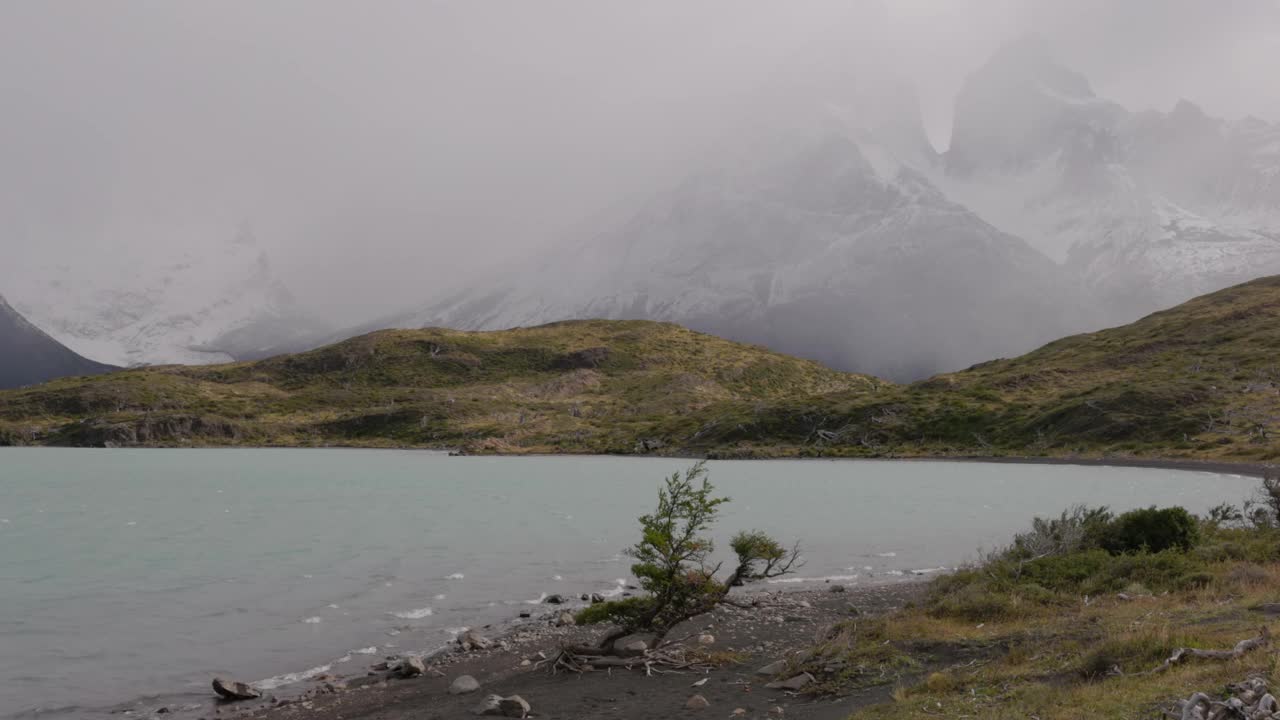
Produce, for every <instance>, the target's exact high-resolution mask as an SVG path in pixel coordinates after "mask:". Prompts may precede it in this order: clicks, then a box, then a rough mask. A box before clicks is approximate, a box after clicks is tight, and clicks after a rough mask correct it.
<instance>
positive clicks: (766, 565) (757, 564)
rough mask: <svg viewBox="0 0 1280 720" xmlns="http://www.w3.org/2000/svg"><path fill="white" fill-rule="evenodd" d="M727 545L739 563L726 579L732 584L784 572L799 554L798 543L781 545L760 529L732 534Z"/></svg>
mask: <svg viewBox="0 0 1280 720" xmlns="http://www.w3.org/2000/svg"><path fill="white" fill-rule="evenodd" d="M729 545H730V547H732V548H733V552H734V554H735V555H737V558H738V565H737V567H736V568H735V569H734V571H733V575H731V576H730V578H729V582H728V584H729V585H730V586H731V587H732V586H737V585H744V584H746V583H748V582H752V581H754V580H764V579H765V578H771V577H777V576H778V575H785V574H787V573H789V572H790V571H791V569H792V568H793V567H794V566H795V565H796V563H797V562H798V561H799V557H800V548H799V546H795V547H792V548H791V549H787V548H784V547H783V546H782V545H781V544H780V543H778V541H777V540H774V539H773V538H771V537H769V535H767V534H766V533H764V532H763V531H761V530H747V531H743V532H740V533H738V534H737V535H734V536H733V539H732V540H731V541H730V542H729Z"/></svg>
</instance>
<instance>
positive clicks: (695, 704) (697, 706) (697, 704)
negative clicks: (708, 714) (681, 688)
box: [684, 695, 711, 710]
mask: <svg viewBox="0 0 1280 720" xmlns="http://www.w3.org/2000/svg"><path fill="white" fill-rule="evenodd" d="M684 707H685V709H686V710H703V709H706V708H709V707H711V703H710V702H709V701H708V700H707V699H706V698H704V697H702V696H701V695H694V696H693V697H691V698H689V700H688V702H686V703H685V704H684Z"/></svg>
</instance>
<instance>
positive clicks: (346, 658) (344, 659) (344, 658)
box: [334, 653, 351, 663]
mask: <svg viewBox="0 0 1280 720" xmlns="http://www.w3.org/2000/svg"><path fill="white" fill-rule="evenodd" d="M334 662H335V663H344V662H351V653H347V654H346V655H343V656H342V657H340V658H338V659H337V660H334Z"/></svg>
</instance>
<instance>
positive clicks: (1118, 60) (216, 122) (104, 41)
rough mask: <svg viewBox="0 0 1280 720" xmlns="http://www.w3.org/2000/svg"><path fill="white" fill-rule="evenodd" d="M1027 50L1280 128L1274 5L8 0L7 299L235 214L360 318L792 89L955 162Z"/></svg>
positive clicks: (567, 232) (510, 245)
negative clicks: (881, 121) (912, 131)
mask: <svg viewBox="0 0 1280 720" xmlns="http://www.w3.org/2000/svg"><path fill="white" fill-rule="evenodd" d="M1026 33H1038V34H1039V35H1040V36H1041V37H1042V38H1043V40H1044V41H1045V42H1046V43H1047V44H1048V45H1050V46H1051V47H1052V49H1053V51H1054V53H1055V54H1056V55H1057V56H1058V57H1059V58H1060V59H1061V60H1062V61H1063V62H1064V64H1066V65H1068V66H1070V67H1072V68H1074V69H1076V70H1078V71H1079V72H1081V73H1083V74H1084V75H1086V76H1088V77H1089V79H1090V81H1091V82H1092V84H1093V86H1094V89H1095V90H1096V91H1097V92H1098V94H1099V95H1101V96H1104V97H1108V98H1110V99H1113V100H1116V101H1118V102H1120V103H1122V104H1123V105H1125V106H1126V107H1129V108H1131V109H1141V108H1146V107H1153V108H1159V109H1162V110H1168V109H1169V108H1170V107H1171V106H1172V105H1173V104H1174V103H1175V102H1176V101H1177V100H1178V99H1179V98H1183V97H1186V98H1191V99H1194V100H1195V101H1196V102H1197V103H1199V104H1200V105H1201V106H1202V107H1204V108H1205V109H1206V111H1208V112H1209V113H1210V114H1212V115H1217V116H1224V117H1232V118H1237V117H1243V116H1246V115H1250V114H1252V115H1256V116H1259V117H1262V118H1264V119H1267V120H1268V121H1275V120H1280V92H1278V91H1277V90H1276V86H1275V77H1274V73H1275V68H1276V67H1280V3H1276V2H1273V1H1264V0H1227V1H1223V2H1215V3H1206V2H1202V1H1198V0H1130V1H1128V2H1122V3H1117V2H1113V1H1112V0H1085V1H1083V2H1082V1H1078V0H1070V1H1069V0H1062V1H1060V2H1049V1H1047V0H952V1H944V0H938V1H937V2H930V1H927V0H906V1H899V0H895V1H892V2H890V1H888V0H886V1H885V2H880V3H857V2H839V1H834V0H833V1H830V2H788V3H777V2H744V1H742V0H717V1H714V2H659V3H634V2H601V1H599V0H580V1H578V2H566V1H561V0H539V1H538V2H510V3H498V2H493V3H478V2H451V3H446V2H428V1H426V0H407V1H404V2H396V1H392V0H379V1H377V2H367V3H366V2H352V1H350V0H344V1H341V2H337V1H333V0H273V1H272V2H261V1H260V0H240V1H230V0H229V1H222V2H213V1H212V0H209V1H205V2H181V3H176V2H169V1H168V0H128V1H122V2H111V3H106V2H100V1H99V0H79V1H77V0H62V1H60V2H45V1H43V0H15V1H14V2H6V3H4V4H2V5H0V97H2V98H3V108H4V120H3V125H2V127H3V130H0V258H2V260H0V261H2V262H3V263H4V264H5V266H6V267H5V269H4V270H3V271H0V283H3V282H4V278H5V277H6V276H12V275H14V274H22V273H25V272H29V271H30V269H33V268H37V267H39V266H40V264H41V263H48V262H56V263H60V264H73V265H74V264H85V263H93V262H94V261H95V260H94V258H97V257H99V256H100V255H102V254H107V253H109V254H112V255H115V256H117V257H125V258H133V257H137V258H145V257H147V256H149V255H153V254H155V253H157V252H160V251H163V250H164V249H167V248H172V247H175V246H183V245H201V246H203V245H208V244H216V243H220V242H224V241H229V240H230V239H231V238H232V237H234V236H235V235H236V233H237V228H238V227H240V226H241V225H242V224H243V223H246V222H247V223H249V224H251V226H252V228H253V231H254V234H255V235H256V236H257V238H258V242H259V243H261V244H262V245H263V247H265V248H266V249H267V250H268V252H269V254H270V256H271V259H272V262H273V265H274V268H275V271H276V272H277V274H279V275H280V276H281V277H282V278H283V279H284V281H285V282H286V283H287V284H288V285H289V286H290V287H291V288H292V289H293V291H294V292H295V294H296V295H297V296H298V297H299V298H300V300H301V301H302V303H303V305H304V306H306V307H308V308H309V309H311V310H314V311H316V312H318V313H322V314H324V315H326V316H328V317H329V318H330V319H331V320H332V321H334V322H336V323H358V322H361V321H364V320H367V319H369V318H372V317H377V316H380V315H382V314H386V313H391V312H394V311H396V310H398V309H400V308H402V307H404V306H405V305H408V304H414V303H420V302H422V301H424V300H425V299H426V298H427V297H428V296H430V295H431V294H433V293H435V292H437V291H439V290H440V289H442V288H447V287H458V286H467V285H470V284H475V283H481V282H484V280H483V278H485V277H487V274H486V271H488V270H489V269H491V268H493V267H494V266H496V265H498V264H506V265H510V264H512V263H515V264H517V266H518V264H519V263H520V262H522V261H521V258H523V257H527V256H529V255H531V254H536V253H537V252H539V251H540V250H541V249H542V248H545V247H547V246H549V245H552V244H555V243H557V242H560V241H561V240H562V239H563V238H566V237H569V236H574V235H583V234H585V235H586V236H590V233H591V232H593V231H594V230H595V229H597V228H599V227H604V226H607V225H608V224H609V223H611V222H613V221H614V220H615V219H617V218H625V217H626V216H627V215H628V214H629V213H630V212H631V211H633V210H634V208H635V207H637V206H639V205H641V204H642V203H643V202H644V201H645V199H646V198H647V197H649V196H650V195H651V194H653V193H654V192H656V191H658V190H660V189H662V188H665V187H668V186H670V185H671V184H673V183H677V182H679V181H680V180H681V179H682V178H684V177H685V176H687V175H688V174H689V173H690V172H692V171H695V170H697V169H698V168H699V167H700V166H701V165H702V164H703V163H704V160H705V158H707V157H709V156H711V155H713V154H714V153H716V152H717V151H718V150H719V148H721V147H722V146H723V145H724V144H725V143H726V142H730V141H732V139H734V138H737V137H739V136H740V135H741V133H742V131H743V128H747V127H750V125H751V124H752V122H753V117H754V115H755V114H756V113H759V112H763V109H765V108H771V107H776V106H777V105H779V104H784V103H787V102H789V99H790V98H791V97H792V96H791V92H792V91H793V89H794V88H797V87H809V86H812V85H813V84H814V83H819V84H822V85H823V86H824V87H838V85H839V82H840V79H841V78H842V77H845V76H846V75H855V76H859V77H867V76H869V75H876V74H881V73H882V74H884V75H886V76H899V77H901V78H904V79H906V80H907V81H909V82H910V83H911V84H912V85H913V86H914V87H915V89H916V92H917V93H918V97H919V101H920V105H921V108H922V112H923V117H924V123H925V127H926V129H927V132H928V136H929V138H930V140H931V142H932V143H933V144H934V145H935V147H937V148H938V149H945V148H946V146H947V143H948V141H949V136H950V128H951V112H952V104H953V102H954V99H955V96H956V94H957V92H958V90H959V88H960V87H961V84H962V82H963V80H964V77H965V76H966V75H967V74H968V73H970V72H972V71H973V70H974V69H976V68H977V67H979V66H980V65H981V64H982V63H983V62H984V61H985V60H986V59H987V58H988V57H989V56H990V55H991V53H992V52H993V51H994V50H995V49H996V48H998V47H1000V46H1001V45H1002V44H1004V43H1006V42H1008V41H1010V40H1011V39H1014V38H1017V37H1020V36H1022V35H1024V34H1026ZM3 292H5V290H4V287H3V285H0V293H3Z"/></svg>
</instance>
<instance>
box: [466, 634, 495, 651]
mask: <svg viewBox="0 0 1280 720" xmlns="http://www.w3.org/2000/svg"><path fill="white" fill-rule="evenodd" d="M458 644H459V645H461V646H462V649H463V650H488V649H489V648H490V647H493V641H492V640H490V639H489V638H487V637H485V636H483V635H481V634H480V633H478V632H476V631H475V630H468V631H466V632H464V633H462V634H461V635H459V636H458Z"/></svg>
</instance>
